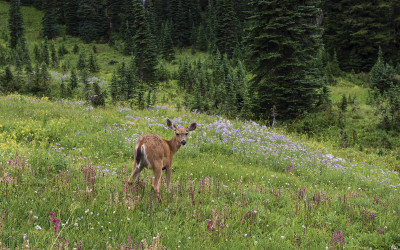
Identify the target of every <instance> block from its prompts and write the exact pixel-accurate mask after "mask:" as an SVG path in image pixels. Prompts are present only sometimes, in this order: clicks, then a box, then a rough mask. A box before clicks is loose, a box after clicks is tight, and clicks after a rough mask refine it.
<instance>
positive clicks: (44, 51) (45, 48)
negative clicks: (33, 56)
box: [41, 38, 50, 65]
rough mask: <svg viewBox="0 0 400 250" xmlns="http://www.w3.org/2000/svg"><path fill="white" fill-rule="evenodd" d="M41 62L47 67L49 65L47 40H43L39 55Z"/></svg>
mask: <svg viewBox="0 0 400 250" xmlns="http://www.w3.org/2000/svg"><path fill="white" fill-rule="evenodd" d="M41 54H42V55H41V62H42V63H45V64H46V65H49V63H50V56H49V46H48V40H47V38H45V39H44V44H43V47H42V53H41Z"/></svg>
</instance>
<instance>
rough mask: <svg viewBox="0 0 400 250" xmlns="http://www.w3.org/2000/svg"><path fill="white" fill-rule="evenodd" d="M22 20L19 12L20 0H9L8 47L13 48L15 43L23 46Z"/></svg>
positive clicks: (15, 45)
mask: <svg viewBox="0 0 400 250" xmlns="http://www.w3.org/2000/svg"><path fill="white" fill-rule="evenodd" d="M23 25H24V22H23V18H22V13H21V2H20V0H11V1H10V9H9V19H8V28H9V30H10V47H11V48H12V49H15V48H16V47H17V44H19V43H21V44H23V45H24V46H25V38H24V27H23Z"/></svg>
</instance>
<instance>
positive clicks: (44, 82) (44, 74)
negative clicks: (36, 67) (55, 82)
mask: <svg viewBox="0 0 400 250" xmlns="http://www.w3.org/2000/svg"><path fill="white" fill-rule="evenodd" d="M49 81H50V73H49V71H48V68H47V64H46V63H42V65H41V66H40V94H42V95H43V96H49V94H50V89H49Z"/></svg>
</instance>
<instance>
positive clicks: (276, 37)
mask: <svg viewBox="0 0 400 250" xmlns="http://www.w3.org/2000/svg"><path fill="white" fill-rule="evenodd" d="M253 4H254V8H253V12H252V16H251V19H250V20H251V22H252V24H253V25H252V27H251V29H250V31H249V32H250V36H249V40H248V43H249V46H250V49H251V60H253V61H254V62H255V68H254V69H253V74H254V78H253V79H252V86H251V88H252V90H251V91H252V92H253V93H254V103H253V112H254V113H255V114H256V115H257V116H258V117H262V118H269V117H270V115H269V113H270V110H271V108H272V107H273V106H274V105H276V109H277V111H278V112H279V114H280V115H281V117H282V118H283V119H294V118H295V117H296V116H297V115H298V114H301V113H302V112H304V111H310V110H311V109H312V108H313V107H314V104H315V102H316V100H317V98H316V97H317V89H318V88H321V87H322V80H321V76H320V74H321V72H320V69H319V68H318V67H317V65H318V64H317V62H316V61H317V56H316V53H317V52H318V51H319V47H320V46H321V42H320V34H321V33H320V28H319V27H318V26H317V25H316V24H314V21H315V19H316V18H317V17H318V15H319V14H320V10H319V9H318V8H316V6H315V5H314V1H304V2H302V3H299V2H298V1H294V0H284V1H255V2H253Z"/></svg>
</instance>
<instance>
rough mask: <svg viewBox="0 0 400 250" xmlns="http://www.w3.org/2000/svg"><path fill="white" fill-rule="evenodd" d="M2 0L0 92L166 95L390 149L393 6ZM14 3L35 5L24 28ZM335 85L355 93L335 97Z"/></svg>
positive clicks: (91, 97)
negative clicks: (31, 22)
mask: <svg viewBox="0 0 400 250" xmlns="http://www.w3.org/2000/svg"><path fill="white" fill-rule="evenodd" d="M8 2H9V6H10V7H9V8H8V9H4V12H3V14H5V15H7V16H8V18H7V19H6V20H7V22H4V23H3V25H2V26H1V37H0V41H1V44H0V67H1V69H0V77H1V79H2V80H1V84H0V91H2V92H3V93H12V92H18V93H23V94H29V95H35V96H47V97H49V98H50V99H59V98H62V99H76V98H78V99H81V100H86V101H88V102H89V103H91V104H92V105H93V106H104V105H105V104H106V103H108V104H116V103H124V104H127V105H129V106H131V107H137V108H140V109H144V108H147V107H151V106H154V105H157V103H158V104H161V103H168V102H169V104H172V105H175V106H177V108H178V109H179V108H182V107H184V108H188V109H189V110H196V111H199V112H205V113H208V114H218V115H221V114H222V115H225V116H226V117H228V118H233V117H237V118H239V119H247V120H248V119H251V120H258V121H261V122H263V123H265V124H267V125H271V126H275V125H279V126H283V127H284V128H285V129H287V131H289V132H295V133H299V134H305V135H307V136H309V137H312V138H315V139H317V140H320V138H321V137H323V136H325V138H326V137H330V138H331V139H332V140H331V141H335V142H336V144H337V145H340V146H339V147H344V148H347V147H352V148H357V149H359V150H361V151H364V150H365V148H370V149H371V150H369V149H368V150H367V151H373V152H375V153H379V154H386V153H387V152H389V151H393V150H394V149H395V148H397V147H398V146H399V145H400V142H399V139H398V133H399V132H400V131H399V129H398V128H399V127H400V126H399V125H400V114H399V109H400V97H399V96H400V87H399V86H400V76H399V74H400V3H399V2H398V1H383V0H382V1H367V2H363V3H359V2H354V1H347V0H343V1H336V2H334V3H333V2H332V1H303V2H300V3H299V2H296V1H245V0H238V1H232V0H207V1H205V0H189V1H183V0H170V1H166V0H145V1H138V0H118V1H106V0H90V1H86V0H82V1H77V0H73V1H54V0H43V1H39V0H32V1H28V0H27V1H19V0H15V1H8ZM21 6H32V7H34V8H35V9H37V10H39V12H37V13H36V14H35V15H37V16H38V17H36V19H37V20H38V21H39V22H40V27H35V29H36V30H35V31H29V30H27V28H26V26H27V25H26V24H25V23H24V17H23V15H22V14H21V10H20V8H21ZM25 33H27V34H28V33H29V35H26V34H25ZM28 37H29V38H28ZM100 47H101V49H98V48H100ZM98 50H100V51H98ZM105 54H108V56H107V58H103V55H105ZM110 55H111V56H110ZM99 58H100V59H99ZM343 83H344V85H343ZM346 84H350V85H352V86H359V87H361V88H362V90H363V92H362V93H361V94H360V96H357V95H356V94H353V95H352V94H351V93H350V92H351V91H350V92H348V91H347V92H346V91H344V92H343V91H342V90H340V88H341V87H343V86H346ZM338 92H340V93H339V95H340V96H339V97H338V98H339V100H337V99H338V98H337V94H338ZM333 99H335V100H337V101H335V102H332V100H333ZM361 100H362V103H361ZM361 105H363V106H361ZM347 106H351V107H352V108H351V110H352V114H351V115H350V116H351V118H350V119H349V118H348V117H347V116H349V115H346V111H348V110H347ZM364 106H365V107H368V110H369V111H371V112H372V113H373V116H376V117H377V119H375V120H374V121H373V126H372V127H371V126H369V127H368V128H365V126H364V125H365V124H367V123H370V121H368V120H365V119H366V116H369V114H370V113H368V112H367V113H366V112H364V113H362V114H355V111H356V110H364V109H363V107H364ZM353 116H356V118H355V119H353V118H354V117H353ZM359 117H363V119H364V120H362V121H361V122H357V121H356V120H360V119H359ZM353 121H355V122H353ZM360 124H361V125H360ZM363 124H364V125H363ZM360 127H361V128H360ZM332 128H334V129H332ZM371 130H373V133H372V134H373V135H371V132H370V131H371ZM360 131H361V132H360ZM359 132H360V133H359Z"/></svg>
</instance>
